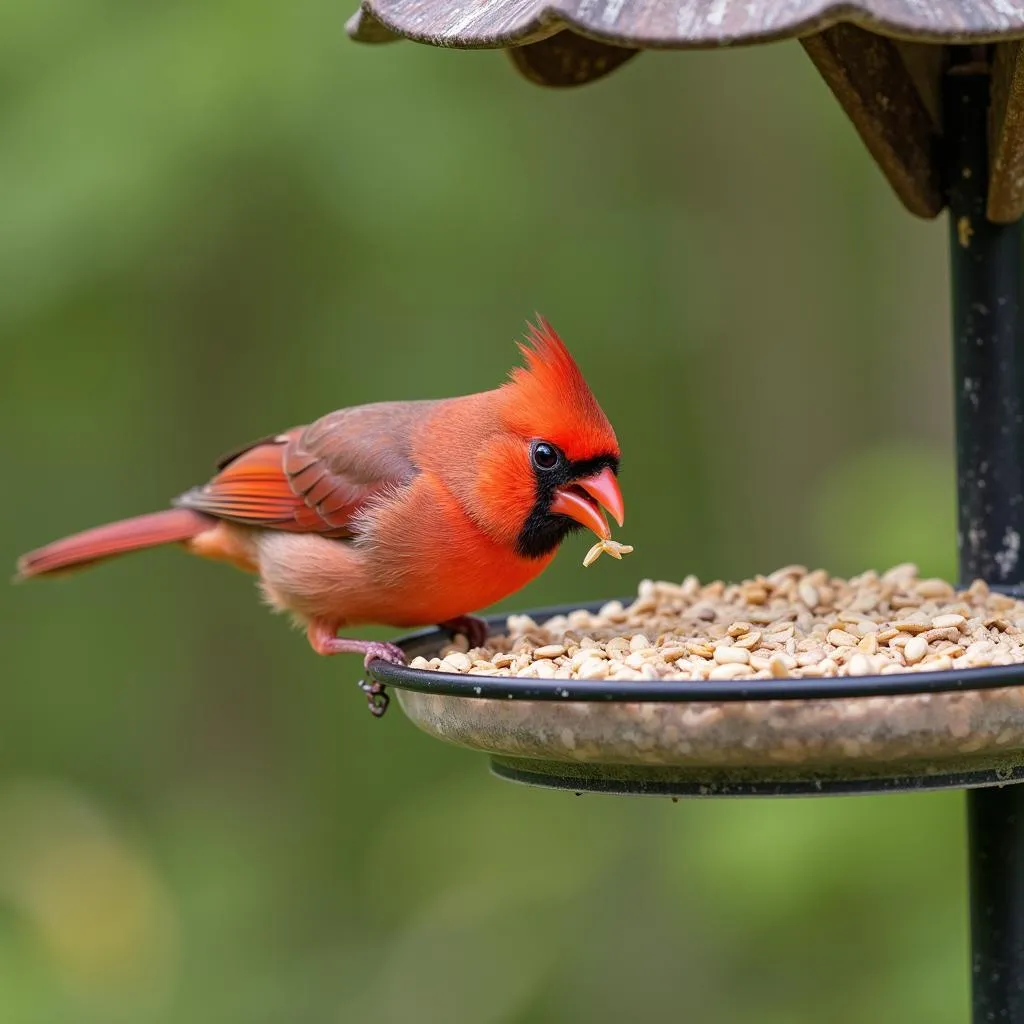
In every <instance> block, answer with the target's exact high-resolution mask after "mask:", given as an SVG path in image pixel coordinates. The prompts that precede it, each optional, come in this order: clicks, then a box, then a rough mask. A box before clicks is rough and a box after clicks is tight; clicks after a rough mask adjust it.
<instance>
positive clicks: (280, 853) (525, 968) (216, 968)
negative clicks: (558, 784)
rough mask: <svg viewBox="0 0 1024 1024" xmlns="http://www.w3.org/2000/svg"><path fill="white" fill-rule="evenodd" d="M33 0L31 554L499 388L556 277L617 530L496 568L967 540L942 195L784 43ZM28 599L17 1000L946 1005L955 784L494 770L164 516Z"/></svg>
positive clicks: (12, 605)
mask: <svg viewBox="0 0 1024 1024" xmlns="http://www.w3.org/2000/svg"><path fill="white" fill-rule="evenodd" d="M6 13H7V14H8V17H7V18H6V19H5V26H4V31H3V32H2V33H0V83H2V85H3V92H4V99H5V102H4V106H3V115H2V117H3V120H2V122H0V124H2V130H0V184H2V189H0V196H2V199H0V203H2V213H3V216H2V222H3V245H2V246H0V339H2V345H3V356H4V364H3V365H4V372H3V373H2V374H0V417H3V419H4V423H3V427H4V430H3V434H4V437H5V438H6V439H7V444H6V445H5V448H4V450H5V473H6V475H7V480H8V488H7V490H6V491H5V499H6V500H5V506H4V507H5V512H6V521H5V524H4V529H3V532H2V537H3V540H4V544H3V550H4V552H5V555H4V557H5V558H8V559H9V561H10V562H13V559H14V557H15V556H16V555H17V554H18V553H19V552H20V551H22V550H25V549H27V548H30V547H34V546H36V545H38V544H40V543H42V542H45V541H47V540H49V539H51V538H53V537H54V536H56V535H58V534H61V533H64V532H68V531H71V530H74V529H78V528H82V527H85V526H89V525H92V524H94V523H97V522H100V521H102V520H104V519H108V518H114V517H117V516H121V515H127V514H131V513H134V512H138V511H145V510H148V509H151V508H156V507H161V506H162V505H163V504H164V503H165V502H166V500H167V499H168V498H169V497H171V496H173V495H174V494H176V493H178V492H180V491H182V490H184V489H185V488H187V487H188V486H190V485H192V484H193V483H195V482H197V481H199V480H201V479H203V478H204V476H205V475H206V473H207V472H208V470H209V468H210V465H211V463H212V461H213V459H214V458H215V457H216V456H217V455H218V454H219V453H220V452H221V451H223V450H226V449H228V448H230V447H232V446H233V445H236V444H238V443H241V442H244V441H245V440H247V439H248V438H250V437H256V436H260V435H262V434H264V433H266V432H267V431H271V430H276V429H281V428H284V427H287V426H290V425H292V424H294V423H300V422H303V421H305V420H308V419H310V418H312V417H315V416H317V415H319V414H321V413H323V412H326V411H328V410H329V409H332V408H334V407H337V406H342V405H346V404H350V403H356V402H360V401H369V400H374V399H381V398H386V397H387V398H391V397H418V396H430V395H443V394H448V393H454V392H465V391H472V390H478V389H482V388H487V387H491V386H493V385H494V384H496V383H497V382H498V381H499V380H500V379H501V378H502V377H503V375H504V373H505V372H506V370H507V369H508V367H509V365H510V363H511V361H512V359H513V358H514V354H515V352H514V348H513V346H512V344H511V342H512V340H513V338H514V337H515V336H516V335H517V334H518V332H519V331H520V329H521V326H522V324H523V321H524V320H525V318H526V317H528V316H531V315H532V313H533V312H534V310H535V309H539V310H541V311H542V312H544V313H545V314H546V315H547V316H548V317H549V318H550V319H551V320H552V321H553V323H554V324H555V325H556V327H557V328H558V329H559V330H560V331H561V332H562V333H563V334H564V336H565V337H566V339H567V341H568V342H569V344H570V345H571V347H572V348H573V349H574V350H575V352H576V353H577V354H578V356H579V358H580V360H581V362H582V364H583V366H584V368H585V371H586V373H587V374H588V376H589V378H590V379H591V381H592V383H593V385H594V387H595V390H596V391H597V393H598V395H599V396H600V397H601V399H602V401H603V403H604V405H605V407H606V409H607V410H608V412H609V414H610V416H611V418H612V420H613V422H614V423H615V424H616V427H617V429H618V431H619V434H620V438H621V440H622V443H623V446H624V450H625V459H624V474H623V487H624V490H625V493H626V500H627V506H628V518H627V526H626V530H625V531H624V532H623V535H622V536H623V539H624V540H628V541H629V542H631V543H633V544H634V545H635V546H636V553H635V554H634V555H632V556H630V558H629V559H627V560H625V561H623V562H621V563H619V562H613V561H612V560H610V559H604V560H602V561H601V562H600V563H599V564H598V565H596V566H595V567H594V568H592V569H588V570H586V571H584V570H583V569H582V568H581V566H580V564H579V563H580V559H581V557H582V554H583V551H584V550H585V542H584V541H582V540H577V541H574V542H571V543H570V544H569V545H568V549H567V550H566V551H565V552H564V553H563V554H562V556H561V557H560V558H559V559H558V560H557V561H556V564H555V566H554V567H553V568H552V569H551V570H550V572H549V573H548V574H547V575H546V576H545V577H544V578H543V579H542V580H541V581H538V582H537V583H536V584H534V585H532V586H531V587H530V588H529V589H528V590H527V591H525V592H524V593H522V594H521V595H517V596H516V597H514V598H512V599H510V600H509V601H507V602H506V603H505V607H507V608H512V607H525V606H530V605H542V604H546V603H551V602H557V601H566V600H574V599H588V598H592V597H595V596H604V595H611V594H621V593H624V592H628V591H629V590H631V589H632V588H633V587H634V586H635V584H636V581H637V580H638V579H639V578H640V577H642V576H663V577H668V578H675V579H679V578H682V576H684V575H685V574H687V573H689V572H697V573H698V574H701V575H703V576H727V577H728V576H732V577H735V576H739V575H747V574H750V573H752V572H755V571H767V570H770V569H772V568H774V567H776V566H778V565H780V564H783V563H786V562H792V561H803V562H807V561H810V562H812V563H815V564H820V565H825V566H827V567H829V568H832V569H835V570H837V571H848V572H855V571H858V570H860V569H862V568H866V567H867V566H868V565H874V566H877V567H883V566H884V564H885V563H887V562H890V561H897V560H904V559H908V558H915V559H917V560H918V561H919V563H920V564H921V566H922V568H924V569H925V570H926V571H929V572H935V573H948V572H949V571H950V568H951V562H952V551H953V523H952V490H951V480H952V464H951V457H949V456H946V455H945V454H941V453H945V452H948V451H949V450H950V445H949V409H948V407H949V404H950V403H949V402H948V401H947V394H946V393H947V391H948V385H947V377H948V371H947V369H946V367H947V364H948V359H947V355H946V349H947V341H946V328H945V326H944V324H945V309H944V302H945V300H944V298H943V296H944V285H943V273H944V257H943V240H942V231H941V227H940V226H939V225H926V224H922V223H919V222H916V221H912V220H911V218H909V217H908V216H906V215H904V214H903V213H902V211H901V210H900V209H899V208H898V206H897V204H896V202H895V200H894V199H893V198H892V197H891V196H890V195H889V193H888V192H887V190H886V188H885V186H884V184H883V183H882V181H881V178H880V176H879V175H878V173H877V172H876V171H875V169H874V168H873V167H872V166H871V165H870V163H869V161H868V159H867V157H866V155H865V154H864V153H863V152H862V151H861V149H860V147H859V144H858V143H857V141H856V140H855V138H854V137H853V133H852V132H851V131H850V128H849V126H848V124H847V123H846V122H845V120H844V119H843V117H842V115H841V114H840V112H839V110H838V108H837V107H835V105H834V104H833V102H832V101H831V99H830V98H829V97H828V95H827V93H826V90H825V89H824V87H823V86H822V85H821V83H820V82H819V81H818V80H817V79H816V78H815V76H814V74H813V72H812V70H811V68H810V66H809V64H808V62H807V61H806V60H805V58H804V57H803V56H802V54H801V53H800V52H799V49H798V48H797V47H796V46H795V45H780V46H772V47H768V48H765V49H755V50H750V51H743V52H734V53H728V54H726V53H699V54H648V55H645V56H644V57H642V58H641V59H640V60H638V61H637V62H636V63H635V64H631V65H630V66H629V67H627V68H625V69H623V70H622V71H621V72H619V73H618V74H616V75H615V76H613V77H612V78H611V79H609V80H608V81H606V82H603V83H601V84H598V85H594V86H592V87H588V88H586V89H583V90H580V91H579V92H568V93H564V94H563V93H552V92H545V91H543V90H539V89H535V88H533V87H531V86H529V85H528V84H526V83H524V82H523V81H521V80H519V79H517V78H516V77H514V75H513V74H512V72H511V71H510V69H509V68H508V66H507V62H506V61H505V60H504V59H503V58H502V57H501V56H500V55H498V54H494V53H476V54H462V53H459V54H456V53H452V52H445V51H435V50H431V49H427V48H423V47H416V46H413V45H411V44H410V45H405V44H402V45H395V46H387V47H380V48H376V49H374V48H369V47H366V48H359V47H356V46H355V45H353V44H350V43H348V42H347V41H346V40H345V39H344V37H343V34H342V20H343V17H344V16H346V15H347V14H348V13H349V12H348V11H346V10H344V9H342V8H339V7H338V6H337V5H335V4H333V3H327V2H314V3H291V4H281V3H269V2H264V0H257V2H256V3H252V2H248V3H240V2H238V0H207V2H204V3H197V2H186V3H183V4H176V5H175V4H144V5H126V4H116V3H114V2H112V0H94V2H92V3H88V4H81V3H77V4H76V3H71V2H70V0H41V2H36V3H31V4H20V5H18V4H16V5H13V6H12V7H10V9H9V11H8V12H6ZM936 452H939V453H940V454H939V455H936ZM0 621H2V622H3V623H4V624H5V628H4V631H3V636H4V643H3V645H2V651H3V653H2V655H0V658H2V662H0V666H2V667H0V677H2V679H3V683H4V685H3V687H2V691H0V692H2V694H3V696H2V698H0V701H2V703H0V722H2V723H3V724H2V733H0V736H2V742H0V1020H3V1021H5V1022H6V1021H11V1022H12V1024H36V1022H46V1024H92V1022H103V1024H111V1022H114V1024H116V1022H118V1021H121V1020H124V1021H130V1022H132V1024H150V1022H151V1024H172V1022H174V1024H177V1022H188V1024H206V1022H211V1024H235V1022H238V1024H243V1022H244V1024H262V1022H266V1024H285V1022H287V1024H307V1022H308V1024H314V1022H315V1024H325V1022H329V1021H337V1022H339V1024H340V1022H346V1024H347V1022H350V1021H359V1022H378V1021H379V1022H389V1024H390V1022H405V1021H413V1020H415V1021H417V1022H418V1024H432V1022H435V1021H436V1022H438V1024H441V1022H455V1021H459V1022H461V1021H472V1022H474V1024H488V1022H495V1024H497V1022H501V1024H554V1022H556V1021H557V1022H560V1024H561V1022H566V1021H584V1020H586V1021H592V1022H606V1021H607V1022H612V1021H620V1020H626V1019H646V1020H666V1019H680V1020H693V1021H700V1022H701V1024H718V1022H722V1024H726V1022H732V1021H736V1020H757V1021H758V1022H760V1024H805V1022H806V1024H810V1022H812V1021H815V1022H816V1021H821V1020H828V1021H833V1022H836V1024H866V1022H874V1021H876V1020H880V1019H886V1020H888V1019H892V1020H898V1019H917V1020H928V1021H930V1022H933V1024H944V1022H950V1024H952V1022H954V1021H960V1020H963V1019H964V1018H965V1015H966V1011H965V1007H966V985H967V961H966V949H965V937H964V936H965V923H964V920H963V906H964V899H963V864H962V863H961V860H960V852H959V836H960V809H959V808H960V801H959V799H958V798H956V797H953V796H950V797H927V796H922V797H913V798H909V797H908V798H902V797H889V798H883V799H878V800H841V801H834V802H826V801H808V802H779V803H776V802H771V803H764V804H761V803H754V802H737V803H731V802H730V803H714V804H698V803H686V802H684V803H681V804H680V805H678V806H673V805H671V804H669V803H668V802H661V801H651V802H647V801H628V800H617V799H611V798H607V799H602V798H586V799H581V800H577V799H575V798H573V797H572V796H569V795H561V794H554V793H544V792H533V791H530V790H525V789H520V788H517V787H514V786H510V785H507V784H505V783H502V782H499V781H497V780H494V779H492V778H490V777H488V775H487V774H486V771H485V764H484V761H483V759H482V758H479V757H474V756H473V755H471V754H468V753H466V752H464V751H460V750H457V749H456V748H454V747H446V746H444V745H441V744H438V743H435V742H432V741H430V740H429V739H427V738H426V737H424V736H422V735H421V734H419V733H417V732H416V731H415V730H414V729H413V728H412V727H411V726H410V725H409V724H408V723H407V722H405V721H404V720H403V719H402V717H401V715H400V713H398V712H397V711H395V712H394V713H393V714H390V715H389V716H388V717H387V718H386V719H385V720H384V721H383V722H375V721H373V720H372V719H371V718H370V716H369V715H368V714H367V713H366V711H365V710H364V704H363V701H362V699H361V697H360V696H359V694H358V693H357V692H356V690H355V686H354V683H355V679H356V678H357V668H358V665H357V663H356V662H355V660H346V661H344V662H341V661H335V662H326V661H321V660H320V659H317V658H315V657H314V656H313V655H312V654H311V653H310V651H309V650H308V648H307V647H306V645H305V642H304V641H303V640H302V639H301V637H300V636H298V635H297V634H295V633H294V632H292V631H290V630H289V629H288V628H287V626H286V624H285V623H284V622H282V621H280V620H275V619H273V618H271V617H270V616H269V615H268V614H267V613H266V611H265V609H264V608H262V607H261V606H260V603H259V601H258V599H257V597H256V595H255V594H254V593H253V588H252V585H251V583H250V582H248V581H246V580H245V579H244V578H242V577H240V576H238V575H234V574H232V573H230V572H229V571H227V570H226V569H224V568H221V567H218V566H212V565H206V564H200V563H196V562H193V561H190V560H188V559H186V558H183V557H181V556H179V555H178V554H177V553H175V552H166V553H153V554H148V555H145V556H139V557H137V558H132V559H127V560H125V561H123V562H121V563H116V564H111V565H109V566H105V567H103V568H101V569H98V570H96V571H95V572H93V573H87V574H85V575H82V576H81V577H77V578H72V579H68V580H66V581H62V582H54V583H51V584H39V585H33V586H26V587H24V588H17V589H13V588H9V589H7V590H0ZM377 632H378V633H381V631H377Z"/></svg>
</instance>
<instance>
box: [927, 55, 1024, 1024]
mask: <svg viewBox="0 0 1024 1024" xmlns="http://www.w3.org/2000/svg"><path fill="white" fill-rule="evenodd" d="M944 90H945V92H944V120H945V131H944V134H945V138H946V147H947V149H946V174H947V177H946V181H947V187H948V192H949V229H950V230H949V238H950V260H951V271H952V290H953V353H954V377H953V379H954V386H955V388H956V406H955V409H956V447H957V500H958V506H959V519H958V546H959V552H960V580H961V582H964V583H966V582H969V581H970V580H972V579H975V578H981V579H984V580H987V581H988V582H990V583H997V584H1003V585H1015V584H1020V583H1021V582H1022V581H1024V552H1022V551H1021V540H1022V538H1024V320H1022V317H1021V307H1022V264H1021V230H1020V225H1019V224H1012V225H996V224H992V223H990V222H989V221H988V220H986V218H985V202H986V193H987V182H988V106H989V75H988V68H987V67H986V66H985V65H984V63H973V64H968V65H963V66H961V67H954V68H953V69H952V70H951V71H950V72H949V73H948V74H947V76H946V80H945V84H944ZM967 819H968V833H969V841H970V895H971V944H972V960H971V963H972V1004H973V1019H974V1024H982V1022H989V1021H1000V1022H1008V1024H1024V786H1017V785H1012V786H1005V787H1001V788H993V789H976V790H970V791H968V794H967Z"/></svg>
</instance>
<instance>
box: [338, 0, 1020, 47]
mask: <svg viewBox="0 0 1024 1024" xmlns="http://www.w3.org/2000/svg"><path fill="white" fill-rule="evenodd" d="M731 2H736V0H710V2H708V0H700V2H696V0H689V2H686V3H680V4H678V6H677V9H676V11H675V15H674V17H673V18H665V19H663V20H665V21H671V22H672V25H673V26H674V27H673V29H672V30H671V31H657V32H656V31H651V30H650V29H647V30H646V31H645V30H633V29H632V28H630V27H621V24H620V23H621V22H622V21H623V20H624V19H623V17H622V16H623V13H624V12H626V13H627V14H628V13H629V12H631V11H635V10H636V9H637V8H640V9H641V11H646V10H647V9H648V7H649V4H645V3H638V2H637V0H631V2H629V0H598V2H595V0H579V3H578V7H577V8H576V9H575V10H572V11H570V10H566V9H565V8H563V7H562V6H559V5H558V4H544V3H543V2H542V0H505V2H495V0H490V2H487V3H474V2H473V0H461V2H459V3H448V4H445V3H438V2H436V0H364V3H363V5H362V7H361V8H360V11H359V13H358V14H357V15H355V16H354V17H353V18H351V19H350V20H349V22H348V25H347V29H348V31H349V34H350V35H351V36H352V38H353V39H356V40H357V41H361V42H363V41H364V42H381V41H384V39H385V38H405V39H411V40H413V41H414V42H419V43H424V44H427V45H430V46H440V47H450V48H456V49H500V48H505V47H511V46H522V45H526V44H529V43H531V42H534V41H536V40H538V39H543V38H546V37H547V36H550V35H553V34H554V33H556V32H559V31H562V30H565V29H568V30H570V31H573V32H576V33H578V34H579V35H582V36H586V37H588V38H591V39H595V40H597V41H599V42H604V43H612V44H618V45H629V46H634V47H639V48H645V49H710V48H720V47H727V46H738V45H747V44H755V43H768V42H774V41H778V40H781V39H790V38H798V37H800V36H802V35H806V34H809V33H812V32H816V31H820V30H821V29H823V28H828V27H829V26H831V25H834V24H837V23H839V22H848V23H851V24H855V25H858V26H860V27H861V28H865V29H867V30H869V31H872V32H875V33H877V34H880V35H886V36H890V37H893V38H896V39H906V40H913V41H917V42H933V43H988V42H997V41H1000V40H1004V39H1013V38H1022V37H1024V3H1022V2H1021V0H999V3H998V5H997V4H993V3H987V4H984V3H977V4H971V5H969V9H968V12H967V13H968V14H969V15H970V16H971V17H972V21H971V23H970V24H958V25H953V24H938V23H937V21H938V17H939V16H938V14H936V13H935V11H934V10H933V9H932V7H931V5H928V4H913V3H909V2H906V0H902V2H899V3H893V4H891V5H883V4H882V3H879V2H875V3H864V4H860V5H855V4H851V3H844V2H828V0H826V2H820V0H819V2H817V3H815V2H813V0H811V2H806V3H803V4H799V5H792V6H793V7H794V8H795V10H793V12H792V14H789V15H784V16H780V17H777V12H778V9H779V7H780V6H782V5H771V6H769V7H768V8H766V10H765V11H764V12H758V14H759V16H758V17H757V18H756V19H755V18H754V17H752V16H751V15H750V14H749V10H750V8H749V6H747V5H744V8H743V9H744V10H745V11H747V12H748V14H747V19H748V22H749V26H748V27H742V28H737V29H732V30H730V29H728V28H725V29H723V25H724V24H726V12H727V10H728V7H729V4H730V3H731ZM574 6H575V5H574ZM965 6H968V5H965ZM883 7H884V8H885V9H881V8H883ZM581 10H582V11H583V12H584V15H583V16H581V15H580V13H579V12H580V11H581ZM958 13H959V14H960V15H961V16H963V9H962V8H961V10H960V11H959V12H958ZM642 20H643V21H645V22H647V24H648V25H650V24H652V23H653V22H654V21H655V17H654V16H653V15H650V14H649V15H648V16H647V17H645V18H643V19H642ZM382 30H383V31H382ZM385 33H386V36H385Z"/></svg>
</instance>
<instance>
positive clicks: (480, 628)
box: [438, 615, 489, 648]
mask: <svg viewBox="0 0 1024 1024" xmlns="http://www.w3.org/2000/svg"><path fill="white" fill-rule="evenodd" d="M438 625H439V626H440V627H441V628H442V629H447V630H448V631H449V632H450V633H461V634H462V635H463V636H464V637H465V638H466V639H467V640H468V641H469V646H470V647H471V648H472V647H483V645H484V644H485V643H486V642H487V634H488V632H489V629H488V626H487V623H486V622H484V620H483V619H479V618H477V617H476V616H475V615H459V616H457V617H456V618H454V619H447V620H446V621H444V622H439V623H438Z"/></svg>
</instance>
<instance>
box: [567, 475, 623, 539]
mask: <svg viewBox="0 0 1024 1024" xmlns="http://www.w3.org/2000/svg"><path fill="white" fill-rule="evenodd" d="M601 509H606V510H607V511H608V512H610V513H611V516H612V518H613V519H614V520H615V522H617V523H618V524H619V526H621V525H622V523H623V520H624V518H625V514H626V512H625V506H624V505H623V502H622V491H620V490H619V482H618V480H616V479H615V474H614V473H613V472H612V471H611V470H610V469H607V468H606V469H602V470H601V472H600V473H595V474H594V475H593V476H588V477H584V478H583V479H582V480H576V481H574V482H573V483H571V484H568V485H567V486H565V487H559V488H558V490H557V491H555V500H554V501H553V502H552V503H551V511H552V512H554V513H555V514H556V515H561V516H568V517H569V518H570V519H575V520H576V522H577V523H580V524H581V525H582V526H585V527H586V528H587V529H588V530H593V531H594V533H596V534H597V535H598V537H600V538H601V540H609V539H610V538H611V535H612V532H611V530H609V529H608V521H607V520H606V519H605V517H604V512H602V511H601Z"/></svg>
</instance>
